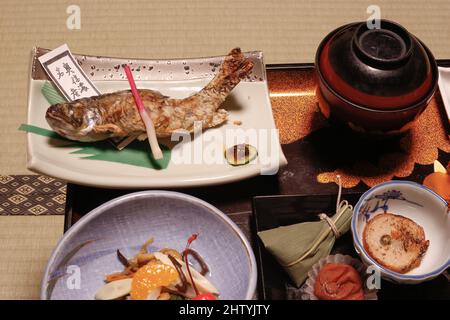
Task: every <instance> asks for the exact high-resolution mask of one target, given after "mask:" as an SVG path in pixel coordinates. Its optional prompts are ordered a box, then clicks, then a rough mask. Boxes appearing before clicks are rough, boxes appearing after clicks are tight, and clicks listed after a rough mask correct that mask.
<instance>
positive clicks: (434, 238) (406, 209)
mask: <svg viewBox="0 0 450 320" xmlns="http://www.w3.org/2000/svg"><path fill="white" fill-rule="evenodd" d="M385 212H390V213H394V214H398V215H402V216H404V217H407V218H410V219H412V220H413V221H414V222H416V223H417V224H419V225H420V226H422V227H423V229H424V231H425V237H426V239H427V240H430V245H429V247H428V250H427V252H426V253H425V255H424V256H423V258H422V261H421V264H420V266H419V267H417V268H415V269H413V270H411V271H409V272H407V273H405V274H401V273H397V272H393V271H391V270H388V269H386V268H384V267H383V266H381V265H379V264H378V263H377V262H376V261H375V260H374V259H372V258H371V257H370V256H369V255H368V254H367V252H366V250H365V249H364V246H363V242H362V234H363V231H364V227H365V225H366V223H367V221H369V220H370V219H371V218H373V217H374V216H375V215H377V214H380V213H385ZM351 230H352V235H353V242H354V246H355V249H356V251H357V252H358V254H359V255H360V257H361V259H362V261H363V262H364V263H365V264H366V265H375V266H376V267H378V268H379V270H380V271H381V276H382V277H383V278H385V279H387V280H391V281H394V282H398V283H410V284H414V283H420V282H423V281H427V280H431V279H433V278H435V277H437V276H438V275H440V274H441V273H443V272H444V271H445V270H446V269H447V268H449V267H450V213H449V211H448V208H447V202H446V201H445V200H444V199H443V198H442V197H440V196H439V195H438V194H436V193H435V192H433V191H432V190H430V189H428V188H426V187H424V186H423V185H421V184H418V183H415V182H409V181H389V182H385V183H382V184H379V185H377V186H375V187H373V188H371V189H370V190H368V191H367V192H366V193H364V194H363V195H362V196H361V198H360V199H359V201H358V203H357V204H356V206H355V208H354V211H353V217H352V225H351Z"/></svg>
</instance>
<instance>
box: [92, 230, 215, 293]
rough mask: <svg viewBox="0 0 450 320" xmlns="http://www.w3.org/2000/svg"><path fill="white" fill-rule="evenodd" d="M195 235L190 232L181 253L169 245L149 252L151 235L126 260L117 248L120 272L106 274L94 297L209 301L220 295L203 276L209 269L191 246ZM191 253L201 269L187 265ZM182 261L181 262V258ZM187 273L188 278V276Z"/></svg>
mask: <svg viewBox="0 0 450 320" xmlns="http://www.w3.org/2000/svg"><path fill="white" fill-rule="evenodd" d="M196 238H197V235H196V234H194V235H192V236H191V237H190V238H189V240H188V244H187V245H186V248H185V250H184V251H183V254H181V253H180V252H178V251H177V250H175V249H172V248H164V249H161V250H160V251H154V252H149V251H148V248H147V247H148V246H149V245H150V244H151V243H152V242H153V238H151V239H149V240H147V241H146V242H145V243H144V244H143V245H142V246H141V248H140V250H139V252H138V253H137V254H136V255H135V256H134V257H132V258H130V259H127V258H126V257H125V256H124V255H123V254H122V253H121V252H120V251H119V250H116V255H117V259H118V260H119V261H120V262H121V263H122V264H123V266H124V269H123V271H121V272H114V273H111V274H108V275H106V277H105V282H106V284H105V285H103V286H102V287H101V288H100V289H99V290H98V291H97V293H96V295H95V298H96V299H102V300H111V299H133V300H173V299H193V298H196V297H197V299H200V300H211V299H213V298H214V299H216V298H217V296H218V295H219V292H218V290H217V289H216V288H215V287H214V286H213V285H212V284H211V282H210V281H209V280H208V279H206V278H205V277H204V274H206V273H208V272H209V268H208V266H207V264H206V263H205V261H204V260H203V259H202V257H201V256H200V254H199V253H198V252H196V251H194V250H192V249H191V248H190V244H191V243H192V242H193V241H194V240H195V239H196ZM189 255H191V256H192V257H193V258H194V259H195V260H196V261H197V262H198V263H199V265H200V266H201V272H198V271H197V270H195V269H194V268H193V267H192V266H190V265H189V261H188V256H189ZM183 260H184V261H183ZM187 275H189V277H187ZM211 297H213V298H211Z"/></svg>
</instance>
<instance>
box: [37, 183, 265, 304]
mask: <svg viewBox="0 0 450 320" xmlns="http://www.w3.org/2000/svg"><path fill="white" fill-rule="evenodd" d="M193 233H199V237H198V239H197V241H195V242H194V243H193V246H192V247H193V249H195V250H196V251H198V252H199V253H200V254H201V255H202V257H203V258H204V259H205V261H206V263H207V264H208V266H209V267H210V270H211V281H212V283H213V284H214V285H215V286H216V287H217V288H218V290H219V292H220V297H219V298H220V299H252V298H253V295H254V293H255V288H256V278H257V271H256V262H255V257H254V255H253V252H252V249H251V247H250V244H249V243H248V241H247V239H246V238H245V236H244V234H243V233H242V231H241V230H240V229H239V228H238V227H237V226H236V225H235V224H234V223H233V222H232V221H231V220H230V219H229V218H228V217H227V216H226V215H225V214H223V213H222V212H221V211H219V210H218V209H217V208H215V207H213V206H212V205H210V204H208V203H206V202H204V201H202V200H200V199H197V198H194V197H192V196H189V195H185V194H182V193H177V192H170V191H143V192H136V193H131V194H128V195H125V196H123V197H119V198H116V199H114V200H111V201H109V202H107V203H105V204H103V205H102V206H100V207H98V208H96V209H94V210H92V211H91V212H89V213H88V214H87V215H86V216H84V217H83V218H82V219H80V221H78V222H77V223H76V224H75V225H74V226H73V227H72V228H70V229H69V231H67V232H66V234H65V235H64V237H63V238H62V239H61V240H60V241H59V243H58V245H57V247H56V248H55V250H54V252H53V254H52V256H51V258H50V260H49V262H48V265H47V268H46V270H45V275H44V278H43V281H42V287H41V298H42V299H94V295H95V292H96V291H97V289H98V288H99V287H100V286H101V285H103V284H104V282H103V279H104V277H105V275H106V274H109V273H112V272H115V271H120V270H122V269H123V266H122V265H121V263H120V262H119V261H118V259H117V257H116V250H117V249H120V251H121V252H122V253H123V254H124V255H125V256H127V257H131V256H133V255H134V254H135V253H136V252H137V251H139V248H140V246H141V245H142V244H143V243H144V242H145V241H146V240H147V239H149V238H150V237H154V239H155V241H154V242H153V244H152V245H150V247H149V249H150V250H151V251H156V250H159V249H161V248H164V247H170V248H175V249H178V250H182V249H183V248H184V246H185V245H186V241H187V239H188V238H189V236H190V235H191V234H193Z"/></svg>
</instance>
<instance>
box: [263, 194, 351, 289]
mask: <svg viewBox="0 0 450 320" xmlns="http://www.w3.org/2000/svg"><path fill="white" fill-rule="evenodd" d="M340 195H341V186H339V194H338V200H337V208H336V213H335V214H334V215H333V216H332V217H330V218H328V217H327V218H325V215H324V214H323V213H322V214H320V212H318V214H320V218H321V220H320V221H315V222H304V223H298V224H294V225H290V226H282V227H278V228H275V229H270V230H266V231H261V232H258V236H259V238H260V239H261V240H262V242H263V244H264V246H265V248H266V250H267V251H269V252H270V253H271V254H272V255H273V256H274V257H275V258H276V260H277V261H278V263H280V265H281V266H282V267H283V268H284V270H285V271H286V272H287V273H288V275H289V277H290V278H291V279H292V281H293V282H294V283H295V285H296V286H297V287H300V286H301V285H302V284H303V282H305V280H306V278H307V277H308V272H309V270H310V269H311V268H312V266H313V265H314V264H316V263H317V262H318V261H319V260H320V259H322V258H325V257H327V256H328V255H330V253H331V249H332V248H333V245H334V243H335V241H336V238H337V237H339V235H342V234H344V233H346V232H347V231H348V230H349V229H350V222H351V220H352V212H353V208H352V206H351V205H349V204H348V202H347V201H345V200H344V201H342V202H341V201H340ZM333 229H334V230H333Z"/></svg>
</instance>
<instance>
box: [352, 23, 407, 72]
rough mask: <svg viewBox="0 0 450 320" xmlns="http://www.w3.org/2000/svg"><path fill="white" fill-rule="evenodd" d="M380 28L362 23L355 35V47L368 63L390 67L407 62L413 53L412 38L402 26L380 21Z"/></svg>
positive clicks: (377, 66)
mask: <svg viewBox="0 0 450 320" xmlns="http://www.w3.org/2000/svg"><path fill="white" fill-rule="evenodd" d="M380 22H381V23H380V28H368V26H367V24H366V23H362V24H361V25H360V26H359V27H358V29H357V30H356V32H355V33H354V35H353V39H352V43H353V49H354V51H355V53H356V54H357V56H358V57H359V58H360V59H361V60H363V61H364V62H365V63H366V64H368V65H370V66H373V67H376V68H381V69H390V68H393V67H398V66H399V65H401V64H403V63H405V62H406V61H407V60H408V58H409V57H410V56H411V54H412V39H411V36H410V34H409V32H408V31H406V30H405V29H404V28H403V27H402V26H400V25H398V24H396V23H392V22H390V21H386V20H382V21H380Z"/></svg>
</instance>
